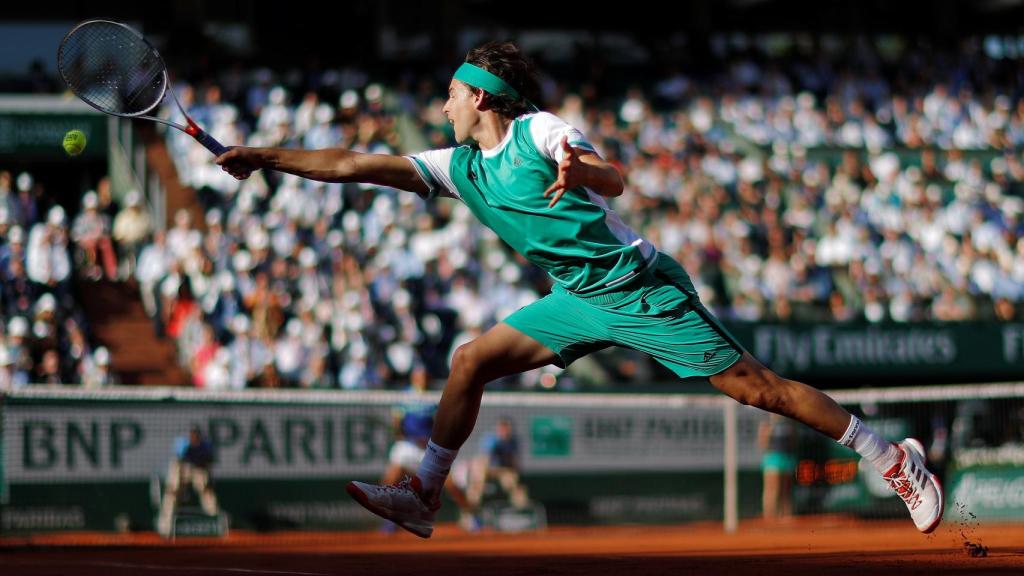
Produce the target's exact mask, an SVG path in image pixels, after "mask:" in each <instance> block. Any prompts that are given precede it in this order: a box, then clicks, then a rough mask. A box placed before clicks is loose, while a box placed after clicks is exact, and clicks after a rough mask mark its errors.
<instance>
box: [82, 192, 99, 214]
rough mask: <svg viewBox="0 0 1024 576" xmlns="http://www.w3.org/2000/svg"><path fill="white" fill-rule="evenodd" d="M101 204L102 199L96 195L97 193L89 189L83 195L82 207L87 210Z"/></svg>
mask: <svg viewBox="0 0 1024 576" xmlns="http://www.w3.org/2000/svg"><path fill="white" fill-rule="evenodd" d="M99 205H100V199H99V198H98V197H97V196H96V193H95V192H93V191H92V190H89V191H88V192H86V193H85V196H82V208H85V209H86V210H90V209H94V208H96V207H97V206H99Z"/></svg>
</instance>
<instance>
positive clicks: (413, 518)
mask: <svg viewBox="0 0 1024 576" xmlns="http://www.w3.org/2000/svg"><path fill="white" fill-rule="evenodd" d="M556 359H557V356H556V355H555V354H554V353H553V352H552V351H551V350H550V349H548V348H546V347H545V346H544V345H543V344H541V343H540V342H537V341H536V340H534V339H533V338H530V337H529V336H527V335H525V334H523V333H522V332H520V331H518V330H516V329H515V328H512V327H511V326H508V325H507V324H498V325H497V326H495V327H493V328H491V329H490V330H488V331H487V332H486V333H485V334H484V335H483V336H481V337H479V338H477V339H476V340H473V341H472V342H470V343H468V344H465V345H463V346H460V347H459V348H458V350H456V352H455V355H454V356H453V358H452V367H451V373H450V375H449V376H448V383H447V385H446V386H445V389H444V393H443V395H442V396H441V403H440V405H439V406H438V410H437V414H436V415H435V416H434V429H433V434H432V436H431V441H430V442H429V444H428V445H427V449H426V454H425V455H424V457H423V460H422V462H420V466H419V470H418V472H417V474H416V476H413V477H412V478H410V479H409V481H408V482H402V483H399V484H398V485H396V486H375V485H372V484H366V483H363V482H350V483H349V484H348V486H347V488H346V490H347V491H348V493H349V495H351V496H352V497H353V498H355V499H356V501H358V502H359V503H360V504H361V505H362V506H363V507H364V508H366V509H367V510H369V511H371V512H373V513H374V514H377V515H378V516H381V517H383V518H386V519H388V520H391V521H393V522H395V523H396V524H398V525H399V526H401V527H403V528H405V529H406V530H409V531H410V532H412V533H413V534H416V535H417V536H420V537H421V538H429V537H430V534H431V533H432V532H433V519H434V515H435V513H436V511H437V509H438V508H440V506H441V503H440V499H439V496H440V491H441V489H442V488H443V486H444V485H445V481H446V479H447V477H448V471H449V470H450V468H451V464H452V462H453V461H454V460H455V456H456V455H457V454H458V449H459V448H460V447H461V446H462V444H463V443H464V442H465V441H466V438H468V437H469V434H470V433H471V432H472V431H473V426H474V425H475V424H476V418H477V414H478V413H479V411H480V398H481V396H482V395H483V390H484V385H485V384H487V382H490V381H491V380H495V379H497V378H501V377H502V376H507V375H510V374H517V373H519V372H524V371H526V370H530V369H533V368H537V367H540V366H545V365H547V364H550V363H552V362H553V361H555V360H556Z"/></svg>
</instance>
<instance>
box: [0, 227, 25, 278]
mask: <svg viewBox="0 0 1024 576" xmlns="http://www.w3.org/2000/svg"><path fill="white" fill-rule="evenodd" d="M5 237H6V238H7V242H6V243H4V244H0V280H8V279H10V278H11V263H12V262H13V261H14V260H18V261H19V262H21V264H22V265H24V264H25V233H24V232H23V231H22V229H21V226H11V227H10V229H9V230H7V233H6V234H5Z"/></svg>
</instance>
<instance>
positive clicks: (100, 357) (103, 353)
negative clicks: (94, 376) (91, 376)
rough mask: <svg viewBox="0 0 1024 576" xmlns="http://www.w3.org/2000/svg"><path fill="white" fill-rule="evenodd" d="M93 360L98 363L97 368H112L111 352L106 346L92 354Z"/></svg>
mask: <svg viewBox="0 0 1024 576" xmlns="http://www.w3.org/2000/svg"><path fill="white" fill-rule="evenodd" d="M92 357H93V360H95V361H96V365H97V366H110V351H109V350H107V349H106V347H104V346H100V347H99V348H97V349H96V351H94V352H93V353H92Z"/></svg>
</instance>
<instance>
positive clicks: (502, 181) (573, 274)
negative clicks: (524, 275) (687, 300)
mask: <svg viewBox="0 0 1024 576" xmlns="http://www.w3.org/2000/svg"><path fill="white" fill-rule="evenodd" d="M563 136H568V137H569V144H570V145H571V146H573V147H575V148H582V149H586V150H594V147H593V146H592V145H591V144H590V143H589V142H587V140H586V138H584V136H583V134H582V133H581V132H580V131H579V130H577V129H575V128H573V127H572V126H570V125H568V124H567V123H565V122H564V121H563V120H562V119H560V118H558V117H557V116H555V115H554V114H550V113H548V112H538V113H536V114H528V115H525V116H520V117H519V118H516V119H515V120H514V121H513V122H512V124H511V125H510V126H509V130H508V132H507V133H506V134H505V138H504V139H503V140H502V141H501V143H500V144H498V146H496V147H494V148H492V149H490V150H481V149H480V148H479V147H477V146H459V147H457V148H446V149H443V150H431V151H427V152H423V153H421V154H414V155H412V156H409V159H410V160H411V161H412V163H413V166H415V167H416V171H417V172H419V175H420V177H421V178H422V179H423V181H424V182H425V183H426V184H427V186H428V187H429V188H430V193H429V195H428V197H435V196H447V197H450V198H458V199H459V200H462V201H463V202H464V203H465V204H466V206H468V207H469V209H470V211H472V212H473V214H475V215H476V217H477V218H478V219H479V220H480V222H482V223H483V224H484V225H485V226H487V227H488V228H490V229H491V230H493V231H494V232H495V233H496V234H497V235H498V237H499V238H501V239H502V240H504V241H505V242H506V243H507V244H508V245H509V246H511V247H512V248H513V249H514V250H516V251H517V252H519V253H520V254H522V255H523V256H525V257H526V259H527V260H529V261H530V262H532V263H534V264H536V265H537V266H539V267H540V268H541V269H542V270H544V271H545V272H547V273H548V274H549V275H550V276H551V277H552V278H554V280H555V281H556V282H558V283H559V284H561V285H562V286H563V287H564V288H565V289H566V290H568V291H570V292H574V293H577V294H588V295H589V294H598V293H601V292H603V291H607V290H610V289H613V288H615V287H616V286H619V285H621V284H622V283H624V282H626V281H628V280H629V279H631V278H633V277H635V276H636V275H638V274H641V273H642V272H643V271H644V270H645V269H646V268H647V267H648V266H650V265H651V264H652V263H653V262H654V260H655V259H656V258H657V250H656V249H655V247H654V245H653V244H651V243H650V242H648V241H647V240H645V239H644V238H642V237H640V236H639V235H638V234H637V233H636V232H634V231H633V230H632V229H630V228H629V227H628V226H626V225H625V224H624V223H623V222H622V220H621V219H620V218H619V216H618V214H616V213H615V212H614V211H612V210H611V209H610V208H609V207H608V204H607V203H606V202H605V200H604V198H603V197H601V196H600V195H599V194H597V193H596V192H594V191H593V190H590V189H589V188H586V187H580V188H577V189H574V190H570V191H568V192H567V193H566V194H565V195H564V196H563V197H562V199H561V200H560V201H559V202H558V204H556V205H555V206H554V207H553V208H548V203H549V202H550V198H545V197H544V191H545V190H547V188H548V186H550V185H551V184H552V183H554V181H555V178H556V177H557V175H558V167H557V166H558V162H559V161H561V159H562V155H563V150H562V148H561V142H562V137H563Z"/></svg>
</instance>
